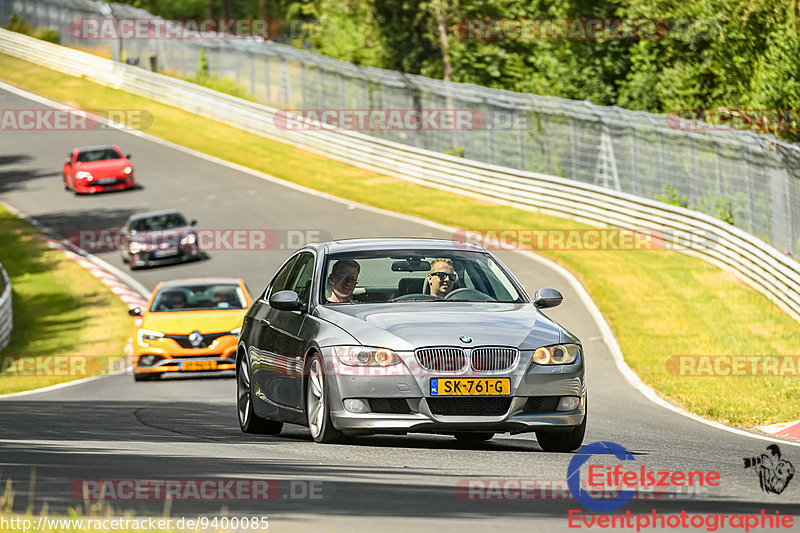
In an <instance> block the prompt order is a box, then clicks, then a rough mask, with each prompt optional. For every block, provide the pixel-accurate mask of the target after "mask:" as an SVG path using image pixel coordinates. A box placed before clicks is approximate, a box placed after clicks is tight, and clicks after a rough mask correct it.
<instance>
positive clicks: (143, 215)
mask: <svg viewBox="0 0 800 533" xmlns="http://www.w3.org/2000/svg"><path fill="white" fill-rule="evenodd" d="M172 213H178V214H179V215H181V212H180V211H178V210H177V209H161V210H159V211H148V212H146V213H136V214H135V215H131V216H130V217H129V218H128V220H138V219H140V218H150V217H157V216H161V215H171V214H172ZM181 216H183V215H181ZM184 218H186V217H184Z"/></svg>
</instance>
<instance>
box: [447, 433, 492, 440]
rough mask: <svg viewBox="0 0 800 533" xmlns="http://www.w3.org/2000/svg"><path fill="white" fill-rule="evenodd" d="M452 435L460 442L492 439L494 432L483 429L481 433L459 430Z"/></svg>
mask: <svg viewBox="0 0 800 533" xmlns="http://www.w3.org/2000/svg"><path fill="white" fill-rule="evenodd" d="M453 436H454V437H455V438H456V440H457V441H460V442H482V441H486V440H492V438H493V437H494V433H492V432H491V431H484V432H481V433H467V432H459V433H453Z"/></svg>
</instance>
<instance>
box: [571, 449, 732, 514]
mask: <svg viewBox="0 0 800 533" xmlns="http://www.w3.org/2000/svg"><path fill="white" fill-rule="evenodd" d="M597 455H613V456H614V457H616V458H617V460H618V461H620V464H617V465H615V466H605V465H603V464H599V463H601V462H604V461H602V460H601V459H600V458H595V460H593V461H590V459H591V458H592V457H593V456H597ZM635 460H636V458H635V457H634V456H633V454H632V453H630V452H629V451H628V450H626V449H625V448H623V447H622V446H620V445H619V444H616V443H614V442H608V441H602V442H593V443H591V444H587V445H586V446H583V447H582V448H581V449H580V450H578V451H577V452H576V453H575V455H574V456H573V458H572V460H571V461H570V462H569V466H568V467H567V486H568V487H569V491H570V492H571V493H572V497H573V498H575V500H576V501H577V502H578V503H580V504H581V505H582V506H584V507H586V508H587V509H591V510H592V511H597V512H600V513H607V512H609V511H615V510H617V509H619V508H621V507H624V506H625V505H626V504H627V503H628V502H629V501H631V500H632V499H633V498H634V497H636V494H637V491H640V490H653V489H655V488H659V489H660V490H664V491H667V492H669V491H670V489H673V490H697V489H704V488H706V487H717V486H719V484H720V474H719V472H717V471H714V470H709V471H707V472H705V471H701V470H692V471H682V470H666V471H655V470H650V469H648V468H647V466H646V465H644V464H641V463H640V464H638V465H636V464H631V463H630V461H635ZM584 466H585V467H586V468H585V472H586V473H587V474H588V476H587V480H586V481H587V483H585V484H582V483H581V468H582V467H584ZM626 466H627V467H629V468H630V469H626ZM637 466H638V468H637ZM631 467H632V468H631ZM584 485H585V488H584ZM612 492H613V493H615V494H616V495H615V496H613V497H611V498H609V497H608V495H609V493H612ZM595 496H597V497H595ZM570 513H573V511H570ZM578 513H579V512H578Z"/></svg>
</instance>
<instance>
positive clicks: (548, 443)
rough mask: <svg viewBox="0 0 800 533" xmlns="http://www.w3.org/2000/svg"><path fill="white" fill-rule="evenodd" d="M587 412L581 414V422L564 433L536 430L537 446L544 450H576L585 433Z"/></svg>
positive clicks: (564, 451) (581, 442)
mask: <svg viewBox="0 0 800 533" xmlns="http://www.w3.org/2000/svg"><path fill="white" fill-rule="evenodd" d="M587 418H588V412H587V414H585V415H583V422H581V423H580V424H579V425H577V426H575V427H574V428H573V429H572V430H571V431H568V432H566V433H548V432H546V431H537V432H536V440H537V441H538V442H539V447H540V448H541V449H542V450H544V451H546V452H563V453H566V452H571V451H574V450H577V449H578V448H580V447H581V444H583V436H584V435H585V434H586V419H587Z"/></svg>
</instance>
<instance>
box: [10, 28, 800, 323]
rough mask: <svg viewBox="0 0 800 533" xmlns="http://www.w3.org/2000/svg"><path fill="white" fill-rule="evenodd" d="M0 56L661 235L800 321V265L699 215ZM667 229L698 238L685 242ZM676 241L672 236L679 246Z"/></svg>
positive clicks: (57, 52) (158, 85) (310, 145)
mask: <svg viewBox="0 0 800 533" xmlns="http://www.w3.org/2000/svg"><path fill="white" fill-rule="evenodd" d="M0 52H3V53H5V54H9V55H12V56H16V57H19V58H22V59H25V60H28V61H31V62H33V63H37V64H39V65H43V66H45V67H48V68H51V69H53V70H57V71H60V72H64V73H67V74H72V75H75V76H86V77H87V78H88V79H90V80H92V81H95V82H97V83H100V84H103V85H107V86H111V87H115V88H120V89H124V90H126V91H129V92H132V93H135V94H139V95H141V96H145V97H148V98H151V99H153V100H157V101H159V102H161V103H165V104H168V105H172V106H175V107H177V108H180V109H184V110H186V111H190V112H192V113H196V114H198V115H201V116H204V117H207V118H210V119H213V120H216V121H219V122H222V123H225V124H229V125H231V126H234V127H237V128H240V129H244V130H246V131H250V132H253V133H256V134H258V135H263V136H266V137H269V138H272V139H276V140H279V141H282V142H287V143H290V144H292V145H295V146H298V147H301V148H303V149H305V150H308V151H310V152H314V153H317V154H320V155H324V156H325V157H328V158H331V159H336V160H339V161H342V162H344V163H347V164H350V165H355V166H357V167H360V168H364V169H368V170H373V171H375V172H379V173H381V174H387V175H391V176H396V177H400V178H402V179H405V180H408V181H411V182H414V183H419V184H423V185H427V186H432V187H440V188H443V189H446V190H449V191H456V192H459V193H462V194H467V195H478V196H480V197H482V198H486V197H490V198H493V199H495V200H499V201H502V202H505V203H509V204H511V205H514V206H517V207H521V208H524V209H530V210H534V211H541V212H546V213H550V214H554V215H558V216H569V217H571V218H574V219H576V220H581V221H586V222H590V223H593V224H600V225H610V226H617V227H623V228H631V229H637V230H644V229H647V230H653V231H656V232H661V234H662V235H663V237H664V239H665V240H666V241H668V242H674V243H675V244H679V245H681V246H686V247H688V248H689V249H686V250H684V251H685V252H686V253H690V254H692V255H696V256H698V257H700V258H702V259H704V260H706V261H709V262H710V263H713V264H715V265H717V266H720V267H722V268H725V269H728V270H731V271H733V272H735V273H736V274H737V275H738V276H739V277H740V278H741V279H742V280H743V281H744V282H745V283H747V284H748V285H750V286H751V287H753V288H754V289H756V290H758V291H759V292H761V293H762V294H764V295H765V296H767V297H768V298H769V299H771V300H772V301H773V302H775V303H776V304H777V305H778V306H779V307H781V309H783V310H784V311H786V312H787V313H788V314H789V315H791V316H792V317H793V318H794V319H795V320H798V321H800V263H798V262H796V261H794V260H793V259H791V258H789V257H787V256H785V255H783V254H781V253H780V252H778V251H777V250H776V249H774V248H773V247H771V246H769V245H768V244H766V243H765V242H763V241H762V240H760V239H758V238H756V237H754V236H752V235H749V234H748V233H745V232H744V231H742V230H740V229H738V228H736V227H734V226H731V225H730V224H727V223H725V222H722V221H721V220H718V219H716V218H713V217H711V216H709V215H705V214H703V213H700V212H697V211H692V210H690V209H685V208H681V207H677V206H672V205H669V204H666V203H663V202H659V201H657V200H650V199H648V198H642V197H638V196H635V195H632V194H628V193H624V192H619V191H613V190H609V189H606V188H602V187H599V186H595V185H591V184H586V183H582V182H578V181H573V180H568V179H563V178H558V177H554V176H547V175H544V174H537V173H533V172H525V171H521V170H517V169H511V168H507V167H501V166H496V165H491V164H487V163H483V162H478V161H471V160H467V159H462V158H459V157H453V156H448V155H444V154H440V153H436V152H431V151H428V150H423V149H418V148H414V147H411V146H406V145H403V144H399V143H395V142H392V141H387V140H383V139H377V138H374V137H370V136H367V135H363V134H360V133H358V132H354V131H330V130H319V131H317V130H304V131H292V130H285V129H281V128H278V127H277V126H276V124H275V122H274V114H275V113H276V111H277V110H275V109H272V108H269V107H267V106H264V105H261V104H256V103H252V102H248V101H245V100H241V99H238V98H234V97H232V96H228V95H225V94H221V93H217V92H214V91H212V90H210V89H206V88H204V87H201V86H198V85H194V84H191V83H187V82H184V81H182V80H178V79H175V78H170V77H168V76H163V75H161V74H156V73H153V72H150V71H147V70H143V69H140V68H138V67H133V66H129V65H124V64H121V63H114V62H113V61H109V60H107V59H103V58H100V57H96V56H93V55H91V54H86V53H84V52H80V51H77V50H72V49H69V48H65V47H61V46H58V45H54V44H51V43H47V42H44V41H39V40H37V39H34V38H32V37H27V36H25V35H20V34H16V33H12V32H9V31H6V30H0ZM672 232H677V234H680V233H682V234H683V235H687V234H689V235H696V236H698V238H697V239H694V240H689V241H684V240H680V239H678V238H677V237H675V234H673V233H672ZM676 239H678V240H676Z"/></svg>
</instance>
